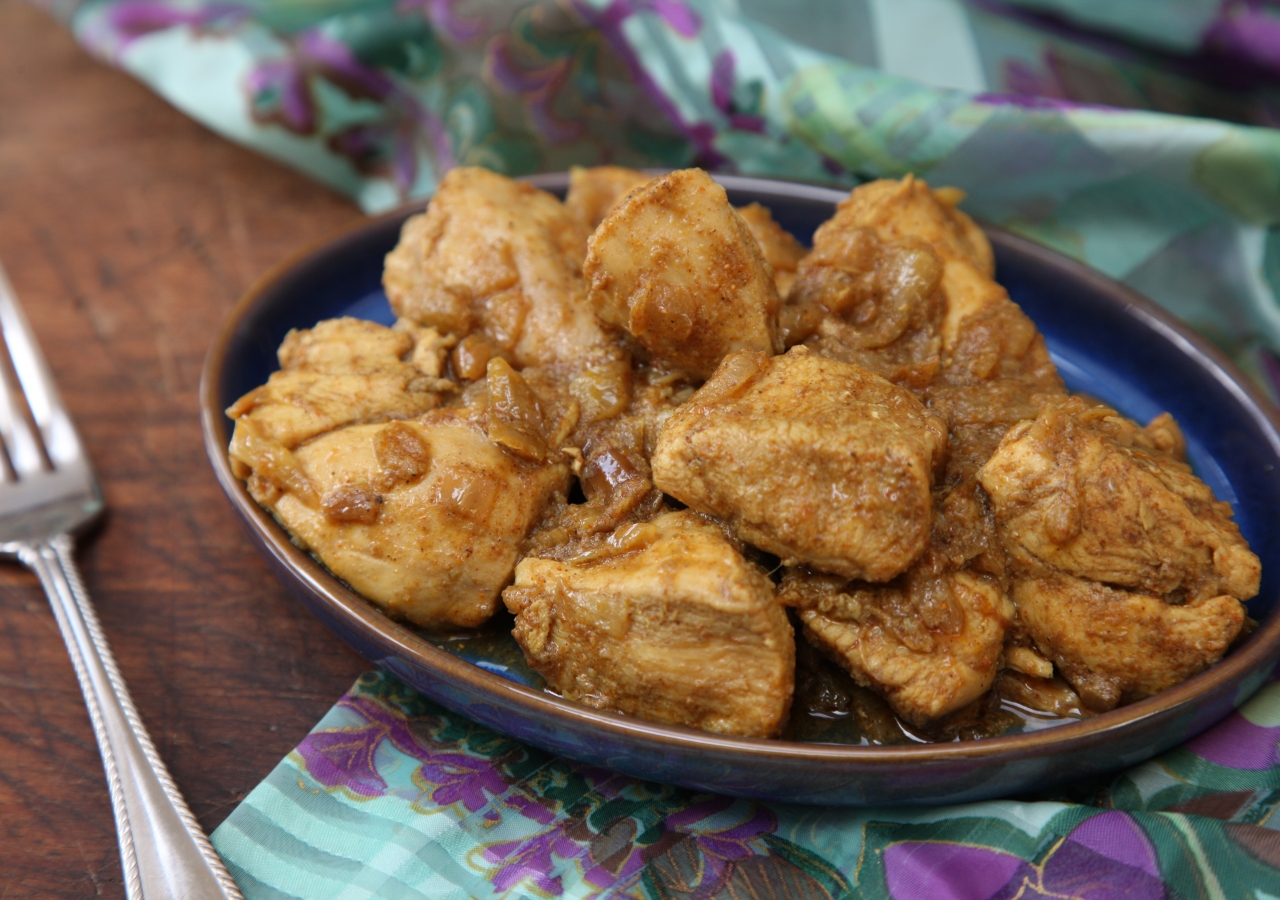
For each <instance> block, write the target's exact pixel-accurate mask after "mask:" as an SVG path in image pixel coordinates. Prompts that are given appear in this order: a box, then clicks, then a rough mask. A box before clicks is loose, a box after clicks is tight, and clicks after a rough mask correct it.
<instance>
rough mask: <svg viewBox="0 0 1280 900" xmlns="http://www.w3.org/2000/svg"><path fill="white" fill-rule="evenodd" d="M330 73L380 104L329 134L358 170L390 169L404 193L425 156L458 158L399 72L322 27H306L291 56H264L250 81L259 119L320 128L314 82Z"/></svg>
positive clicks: (442, 164) (348, 90)
mask: <svg viewBox="0 0 1280 900" xmlns="http://www.w3.org/2000/svg"><path fill="white" fill-rule="evenodd" d="M318 80H323V81H325V82H327V83H329V84H332V85H334V86H335V87H337V88H339V89H340V90H342V91H343V92H344V93H345V94H347V96H349V97H352V98H353V99H357V100H371V101H373V102H375V103H376V104H378V107H379V113H378V117H377V118H376V119H373V120H371V121H367V122H361V123H358V124H356V125H352V126H350V127H348V128H345V129H343V130H342V131H339V132H337V133H335V134H332V135H330V136H329V140H328V143H329V146H330V148H331V149H332V150H334V152H336V153H338V154H340V155H342V156H343V157H345V158H346V159H347V160H348V161H350V162H351V164H352V165H353V166H355V167H356V168H357V169H358V170H359V171H361V172H363V173H365V174H368V175H386V176H389V177H390V178H391V179H392V180H393V181H394V182H395V184H396V186H397V188H398V189H399V190H400V192H401V193H402V194H404V193H407V192H408V191H409V189H410V188H411V187H412V186H413V184H414V182H415V181H416V180H417V177H418V166H419V159H420V157H421V156H422V155H424V154H425V155H426V156H428V157H429V158H432V159H434V160H435V162H436V165H437V167H438V168H439V169H441V170H444V169H448V168H451V167H452V166H453V165H454V159H453V151H452V147H451V145H450V142H449V136H448V132H447V131H446V130H445V128H444V125H443V123H442V122H441V121H440V119H439V117H438V116H436V115H435V114H434V113H433V112H431V111H430V110H429V109H427V108H426V107H425V106H424V105H423V104H422V103H421V102H420V101H419V100H418V98H417V97H415V96H414V95H413V94H412V93H411V92H410V91H409V90H407V89H406V88H404V87H402V86H401V85H400V84H399V83H398V82H397V81H396V80H395V79H394V78H392V77H391V76H390V75H388V74H387V73H385V72H383V71H381V70H380V69H378V68H375V67H373V66H369V65H366V64H364V63H362V62H361V61H360V60H359V59H358V58H357V57H356V56H355V54H354V53H353V52H352V51H351V48H350V47H348V46H347V45H346V44H343V43H340V42H339V41H336V40H334V39H333V38H330V37H329V36H327V35H326V34H324V33H323V32H321V31H319V30H317V29H311V30H308V31H303V32H301V33H299V34H298V35H296V36H295V37H294V38H293V39H292V41H291V42H290V44H289V52H288V55H287V56H285V57H284V58H277V59H270V60H265V61H263V62H261V63H259V64H258V65H257V66H256V67H255V68H254V69H253V70H252V71H251V72H250V73H249V75H248V78H247V79H246V82H245V88H246V90H247V92H248V93H249V97H250V109H251V111H252V114H253V117H254V119H255V120H256V121H258V122H262V123H264V124H265V123H269V122H271V123H275V124H278V125H281V126H283V127H284V128H287V129H288V130H290V131H292V132H294V133H296V134H303V135H310V134H315V133H316V132H318V131H320V130H321V128H322V126H323V123H322V122H321V121H320V110H319V106H318V104H317V102H316V97H315V92H314V89H313V85H314V83H315V82H316V81H318Z"/></svg>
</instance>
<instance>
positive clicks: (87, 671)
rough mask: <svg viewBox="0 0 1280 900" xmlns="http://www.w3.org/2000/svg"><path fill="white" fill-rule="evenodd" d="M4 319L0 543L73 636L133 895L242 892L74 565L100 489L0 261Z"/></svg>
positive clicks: (221, 897)
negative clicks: (173, 768)
mask: <svg viewBox="0 0 1280 900" xmlns="http://www.w3.org/2000/svg"><path fill="white" fill-rule="evenodd" d="M0 330H2V331H3V333H4V344H5V346H6V347H7V348H8V352H9V359H10V360H11V361H12V363H13V369H14V372H15V373H16V374H17V376H18V381H19V382H20V384H21V390H20V391H16V390H15V389H14V385H12V384H11V382H10V379H9V378H8V377H7V375H5V374H3V373H0V439H3V442H4V449H5V450H7V451H8V456H9V463H10V465H9V467H8V468H7V469H6V468H5V467H4V466H3V465H2V464H0V554H3V555H4V556H7V557H16V558H17V559H19V560H21V561H22V563H23V564H24V565H26V566H27V567H28V568H30V569H31V570H32V571H33V572H35V573H36V575H37V576H38V577H39V578H40V583H41V584H42V585H43V586H44V590H45V593H46V594H48V595H49V602H50V604H51V605H52V606H53V613H54V616H55V617H56V618H57V620H58V628H59V629H61V631H62V637H63V640H65V641H66V643H67V650H68V652H69V653H70V654H71V662H72V664H73V665H74V666H75V670H76V677H77V678H78V679H79V680H80V689H81V690H82V691H83V692H84V700H85V705H86V706H88V708H89V720H90V721H91V722H92V723H93V733H94V736H95V737H96V738H97V739H98V749H99V751H100V752H101V753H102V765H103V768H105V769H106V773H107V786H108V787H109V789H110V791H111V808H112V811H113V812H114V813H115V819H116V831H117V833H118V834H119V838H120V861H121V864H122V866H123V868H124V879H125V890H126V892H127V895H128V897H129V900H142V898H148V900H160V898H165V900H169V898H191V900H215V898H218V900H241V897H240V891H239V890H237V889H236V885H235V882H234V881H232V880H231V876H230V875H228V874H227V870H226V869H225V868H224V867H223V865H222V860H221V859H219V858H218V854H217V853H216V852H215V851H214V849H213V845H212V844H210V843H209V839H208V838H207V837H205V835H204V832H203V831H201V830H200V825H199V823H197V822H196V819H195V816H193V815H192V814H191V810H190V809H188V808H187V804H186V802H185V801H184V800H183V799H182V794H180V793H179V792H178V788H177V786H176V785H175V784H174V783H173V778H172V777H170V775H169V771H168V770H167V769H166V768H165V766H164V762H163V761H161V759H160V755H159V754H158V753H156V748H155V745H154V744H152V743H151V738H150V737H148V735H147V730H146V728H145V727H143V724H142V719H140V718H139V717H138V711H137V709H135V708H134V705H133V700H132V699H130V697H129V691H128V688H126V687H125V683H124V679H123V678H121V677H120V670H119V669H118V668H117V667H116V661H115V657H113V656H112V655H111V648H110V647H108V646H107V641H106V638H105V637H104V636H103V634H102V628H101V627H100V626H99V625H98V617H97V615H96V614H95V613H94V611H93V604H92V603H91V602H90V600H89V595H88V593H87V592H86V591H85V589H84V583H83V582H82V581H81V580H80V573H79V572H78V571H77V570H76V564H75V560H74V558H73V556H72V549H73V545H72V540H71V535H72V534H74V533H76V532H77V531H80V530H81V529H83V528H84V527H85V526H87V525H88V524H90V523H91V522H92V521H93V520H94V519H96V518H97V517H98V516H99V515H100V514H101V512H102V509H103V500H102V492H101V490H100V489H99V488H98V483H97V481H96V479H95V478H94V477H93V472H92V471H91V470H90V468H89V461H88V459H87V458H86V456H85V453H84V449H83V448H82V447H81V446H80V438H79V437H78V436H77V435H76V430H75V426H73V425H72V424H71V419H70V417H68V415H67V411H66V409H64V408H63V406H62V401H61V400H60V399H59V398H58V393H57V391H56V390H55V388H54V385H53V376H52V375H51V374H50V372H49V367H48V365H47V364H46V363H45V361H44V357H43V356H41V354H40V348H39V347H38V346H37V345H36V341H35V336H34V334H33V333H32V331H31V327H30V326H29V325H28V324H27V320H26V317H25V316H24V315H23V314H22V309H21V308H20V307H19V306H18V300H17V297H15V296H14V293H13V288H12V287H11V286H10V284H9V280H8V278H7V277H6V276H5V273H4V269H3V267H0ZM24 399H25V401H26V402H25V406H26V408H27V410H29V411H30V414H31V420H32V421H34V422H35V425H36V428H35V429H34V430H33V429H32V428H31V425H30V424H29V422H28V420H27V418H26V415H25V414H24V412H23V409H22V407H23V405H24V404H23V402H22V401H23V400H24Z"/></svg>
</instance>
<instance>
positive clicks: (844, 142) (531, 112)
mask: <svg viewBox="0 0 1280 900" xmlns="http://www.w3.org/2000/svg"><path fill="white" fill-rule="evenodd" d="M44 2H45V3H46V5H49V6H50V7H51V8H53V9H55V10H56V11H58V12H59V13H60V14H62V15H63V16H64V17H65V18H66V19H67V21H68V22H69V24H70V26H71V27H72V29H73V30H74V32H75V33H76V35H77V36H78V38H79V39H80V40H81V41H82V43H83V44H84V45H85V46H86V47H87V48H89V49H90V50H91V51H92V52H94V53H95V54H97V55H98V56H100V57H101V58H103V59H105V60H107V61H109V62H111V63H112V64H114V65H118V66H120V67H122V68H124V69H125V70H127V71H129V72H132V73H133V74H134V75H136V76H137V77H139V78H140V79H142V80H143V81H145V82H146V83H147V84H149V85H151V86H152V87H153V88H154V89H155V90H156V91H158V92H159V93H161V94H162V95H163V96H165V97H166V98H167V99H168V100H169V101H170V102H172V103H173V104H174V105H176V106H177V107H178V108H180V109H182V110H184V111H186V112H187V113H189V114H190V115H192V116H193V117H195V118H197V119H199V120H200V121H202V122H204V123H206V124H207V125H209V126H210V127H212V128H214V129H216V130H218V131H220V132H221V133H223V134H225V135H227V136H228V137H230V138H232V139H233V140H237V141H240V142H242V143H244V144H247V145H248V146H251V147H254V148H256V149H258V150H260V151H262V152H264V153H267V154H270V155H272V156H274V157H276V158H277V159H280V160H282V161H284V162H285V163H287V164H289V165H292V166H294V167H296V168H299V169H301V170H303V171H304V172H307V173H309V174H311V175H312V176H314V177H316V178H317V179H318V180H320V181H322V182H324V183H326V184H328V185H330V186H332V187H334V188H337V189H338V190H341V191H344V192H346V193H348V194H350V195H351V196H352V197H354V198H356V200H357V201H358V202H359V203H360V204H361V205H362V206H363V207H364V208H365V209H367V210H370V211H375V210H382V209H385V208H388V207H390V206H393V205H395V204H397V203H399V202H401V201H403V200H405V199H407V198H410V197H420V196H424V195H426V194H429V193H430V192H431V190H432V189H433V188H434V186H435V184H436V180H437V178H438V177H439V175H440V174H441V173H442V172H443V171H445V170H446V169H448V168H450V167H451V166H454V165H463V164H465V165H484V166H488V167H490V168H493V169H496V170H498V171H501V172H505V173H508V174H512V175H520V174H525V173H529V172H534V171H548V170H555V169H563V168H566V167H567V166H568V165H570V164H592V163H602V162H611V163H617V164H622V165H636V166H684V165H690V164H699V165H703V166H706V167H708V168H717V169H720V170H726V171H738V172H741V173H745V174H753V175H767V176H775V177H782V178H789V179H795V180H802V181H820V182H824V183H828V184H837V185H852V184H854V183H856V182H857V181H858V180H860V179H864V178H872V177H880V176H894V177H896V176H900V175H903V174H905V173H906V172H914V173H916V174H917V175H920V176H923V177H925V178H927V179H929V180H930V181H931V182H933V183H935V184H952V185H955V186H957V187H960V188H963V189H964V190H966V191H967V192H968V193H969V201H968V206H967V208H968V210H969V211H970V212H972V213H974V214H976V215H978V216H980V217H982V218H984V219H986V220H988V221H990V222H992V223H994V224H997V225H1001V226H1004V227H1006V228H1009V229H1011V230H1013V231H1015V232H1018V233H1020V234H1023V235H1026V236H1028V237H1030V238H1032V239H1034V240H1037V241H1040V242H1042V243H1045V244H1047V245H1049V246H1051V247H1054V248H1055V249H1057V250H1060V251H1062V252H1064V253H1066V254H1068V255H1070V256H1073V257H1076V258H1078V259H1082V260H1084V261H1086V262H1088V263H1089V264H1091V265H1093V266H1095V267H1097V268H1098V269H1100V270H1102V271H1103V272H1105V273H1107V274H1108V275H1111V276H1113V277H1115V278H1118V279H1121V280H1123V281H1125V282H1127V283H1128V284H1130V285H1131V286H1133V287H1135V288H1137V289H1138V290H1139V291H1142V292H1144V293H1146V294H1148V295H1150V296H1151V297H1153V298H1154V299H1155V300H1157V301H1158V302H1160V303H1162V304H1164V305H1165V306H1166V307H1168V308H1169V309H1171V310H1172V311H1174V312H1175V313H1177V314H1178V315H1180V316H1182V317H1183V318H1185V319H1186V320H1187V321H1189V322H1190V323H1191V324H1192V325H1194V326H1195V327H1196V328H1198V329H1200V330H1201V331H1202V332H1203V333H1205V334H1206V335H1208V336H1209V337H1210V338H1211V339H1213V340H1214V341H1216V342H1217V343H1218V344H1219V345H1220V346H1222V347H1223V348H1224V349H1225V350H1226V351H1227V352H1228V353H1229V354H1231V355H1232V356H1233V357H1234V358H1235V359H1236V360H1237V362H1239V363H1240V364H1241V365H1242V366H1244V367H1245V369H1246V371H1248V372H1249V373H1250V374H1251V375H1253V376H1254V377H1255V378H1257V379H1258V380H1259V381H1260V382H1262V383H1263V384H1264V385H1267V386H1268V387H1270V388H1271V389H1272V390H1273V391H1274V380H1273V379H1271V378H1270V377H1269V373H1270V372H1272V371H1277V372H1280V367H1276V366H1275V359H1274V357H1273V356H1272V355H1271V354H1270V353H1268V352H1266V348H1268V347H1270V348H1271V349H1277V348H1280V304H1277V300H1276V297H1277V289H1278V287H1280V232H1277V230H1276V226H1277V224H1278V223H1280V134H1278V133H1277V132H1275V131H1273V130H1271V129H1269V128H1259V127H1251V126H1249V125H1245V124H1233V123H1232V122H1228V121H1222V120H1212V119H1208V118H1192V117H1190V116H1186V115H1170V114H1168V113H1170V112H1177V113H1192V114H1195V115H1201V116H1209V115H1212V116H1217V117H1220V119H1231V120H1234V122H1236V123H1246V122H1250V123H1259V124H1263V125H1269V124H1272V123H1274V122H1275V121H1277V120H1280V112H1278V111H1280V88H1278V85H1280V62H1277V60H1280V16H1278V15H1277V14H1276V13H1275V11H1274V9H1272V7H1271V5H1270V4H1264V3H1261V2H1252V0H1250V2H1246V0H1229V2H1226V3H1223V2H1221V0H1163V2H1145V3H1141V4H1137V3H1132V4H1114V3H1100V2H1096V0H1011V2H996V0H971V2H968V3H964V2H961V0H793V2H787V3H782V2H776V0H488V2H480V0H327V2H323V3H299V2H296V0H82V2H79V3H76V2H74V0H44ZM765 23H768V24H765ZM779 29H781V30H779ZM833 29H837V31H835V32H833ZM815 47H822V48H823V50H818V49H814V48H815ZM957 87H959V88H963V90H957V89H954V88H957ZM1098 104H1110V105H1098ZM1121 107H1126V108H1121ZM1140 107H1149V108H1150V109H1147V110H1144V109H1140ZM1151 109H1154V110H1164V111H1165V112H1158V111H1150V110H1151Z"/></svg>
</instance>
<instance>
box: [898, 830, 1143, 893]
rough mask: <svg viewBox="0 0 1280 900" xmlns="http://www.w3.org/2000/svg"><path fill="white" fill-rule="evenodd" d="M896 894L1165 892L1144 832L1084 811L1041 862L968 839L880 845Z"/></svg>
mask: <svg viewBox="0 0 1280 900" xmlns="http://www.w3.org/2000/svg"><path fill="white" fill-rule="evenodd" d="M884 867H885V879H886V881H887V883H888V887H889V893H890V895H891V896H892V897H893V898H894V900H1013V898H1015V897H1017V898H1021V900H1030V898H1045V900H1048V898H1055V900H1064V898H1073V900H1164V898H1165V896H1166V895H1165V889H1164V883H1163V881H1162V880H1161V878H1160V870H1159V866H1158V861H1157V858H1156V854H1155V849H1154V847H1152V845H1151V841H1150V839H1148V838H1147V836H1146V834H1144V833H1143V832H1142V830H1141V829H1140V828H1139V827H1138V825H1137V823H1135V822H1134V820H1133V818H1132V817H1130V816H1129V815H1128V814H1126V813H1122V812H1116V811H1112V812H1106V813H1102V814H1101V815H1097V816H1093V817H1091V818H1089V819H1086V820H1085V821H1084V822H1082V823H1081V824H1080V825H1078V826H1076V828H1075V829H1074V830H1073V831H1072V832H1071V834H1069V835H1068V836H1067V837H1066V838H1064V839H1063V840H1062V841H1060V842H1059V843H1058V844H1057V845H1056V846H1055V847H1054V848H1053V850H1052V851H1051V852H1050V853H1049V855H1048V857H1046V858H1045V860H1044V861H1043V862H1042V863H1040V864H1039V865H1034V864H1032V863H1029V862H1027V861H1025V860H1023V859H1021V858H1019V857H1017V856H1014V855H1013V854H1011V853H1003V852H1001V851H999V850H991V849H989V848H986V847H980V846H972V845H968V844H953V843H942V842H935V841H928V842H924V841H903V842H901V843H897V844H891V845H890V846H889V847H887V848H886V849H885V852H884Z"/></svg>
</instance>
